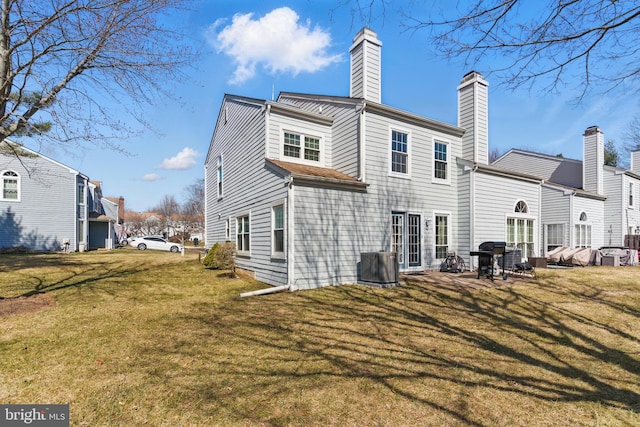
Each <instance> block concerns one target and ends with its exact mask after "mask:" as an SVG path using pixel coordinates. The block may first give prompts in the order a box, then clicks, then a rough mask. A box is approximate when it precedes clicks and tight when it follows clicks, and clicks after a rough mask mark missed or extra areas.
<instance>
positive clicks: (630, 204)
mask: <svg viewBox="0 0 640 427" xmlns="http://www.w3.org/2000/svg"><path fill="white" fill-rule="evenodd" d="M629 207H630V208H632V207H633V182H630V183H629Z"/></svg>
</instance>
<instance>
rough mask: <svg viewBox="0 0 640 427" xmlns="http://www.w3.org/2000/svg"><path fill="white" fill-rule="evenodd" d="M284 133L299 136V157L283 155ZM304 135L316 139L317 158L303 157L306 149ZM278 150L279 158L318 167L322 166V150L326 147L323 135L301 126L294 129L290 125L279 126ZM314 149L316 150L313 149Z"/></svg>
mask: <svg viewBox="0 0 640 427" xmlns="http://www.w3.org/2000/svg"><path fill="white" fill-rule="evenodd" d="M285 133H290V134H293V135H298V136H300V157H292V156H285V154H284V135H285ZM305 137H309V138H314V139H317V140H318V144H319V147H318V150H317V151H318V160H317V161H316V160H308V159H305V158H304V152H305V150H306V148H305ZM278 150H279V156H280V159H282V160H283V161H286V162H293V163H300V164H302V165H308V166H318V167H324V158H325V155H324V152H325V151H326V147H325V138H324V137H323V136H319V135H317V134H316V133H314V132H313V131H311V130H307V131H305V130H303V129H302V128H298V130H294V128H291V127H280V138H279V140H278ZM313 151H316V150H313Z"/></svg>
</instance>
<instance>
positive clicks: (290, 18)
mask: <svg viewBox="0 0 640 427" xmlns="http://www.w3.org/2000/svg"><path fill="white" fill-rule="evenodd" d="M252 17H253V14H251V13H248V14H245V15H241V14H238V15H234V17H233V19H232V22H231V24H229V25H227V26H225V27H224V28H222V29H221V30H220V31H219V32H218V31H217V30H218V29H219V28H220V27H221V26H222V25H223V24H224V23H225V21H223V20H217V21H216V22H215V23H214V24H212V25H211V26H210V27H209V31H208V38H209V40H210V42H211V43H212V44H213V45H214V46H215V47H216V48H217V49H218V51H219V52H223V53H224V54H226V55H228V56H231V57H232V58H233V59H234V61H235V63H236V69H235V71H234V74H233V77H232V78H231V79H230V80H229V83H233V84H239V83H243V82H245V81H247V80H249V79H251V78H252V77H253V76H254V75H255V74H256V67H257V66H258V65H262V66H263V67H264V68H265V69H266V70H267V71H268V72H270V73H272V74H275V73H279V72H282V73H287V72H288V73H291V74H293V75H294V76H295V75H297V74H298V73H301V72H308V73H313V72H315V71H319V70H321V69H323V68H325V67H327V66H328V65H330V64H332V63H334V62H337V61H340V60H341V58H342V55H330V54H329V53H328V52H327V49H328V48H329V47H330V46H331V35H330V34H329V33H328V32H326V31H324V30H322V29H321V28H318V27H314V28H311V23H310V22H309V21H307V22H305V23H299V22H298V20H299V16H298V14H297V13H296V12H295V11H293V10H291V9H289V8H288V7H281V8H279V9H274V10H272V11H271V12H269V13H267V14H266V15H265V16H263V17H261V18H259V19H252Z"/></svg>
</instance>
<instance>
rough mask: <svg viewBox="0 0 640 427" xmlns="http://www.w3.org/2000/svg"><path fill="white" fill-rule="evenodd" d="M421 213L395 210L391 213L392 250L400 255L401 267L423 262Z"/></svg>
mask: <svg viewBox="0 0 640 427" xmlns="http://www.w3.org/2000/svg"><path fill="white" fill-rule="evenodd" d="M420 236H421V235H420V215H412V214H406V213H404V212H393V213H392V214H391V251H392V252H395V253H396V254H397V256H398V264H399V266H400V267H401V268H405V267H419V266H420V265H421V264H422V243H421V237H420Z"/></svg>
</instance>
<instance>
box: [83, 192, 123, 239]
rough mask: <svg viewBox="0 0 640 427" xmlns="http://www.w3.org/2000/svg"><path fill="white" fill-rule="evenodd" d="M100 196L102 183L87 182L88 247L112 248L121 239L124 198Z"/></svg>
mask: <svg viewBox="0 0 640 427" xmlns="http://www.w3.org/2000/svg"><path fill="white" fill-rule="evenodd" d="M115 200H117V201H114V198H106V197H102V183H101V182H100V181H90V182H89V199H88V202H87V204H88V206H89V245H88V248H89V249H113V248H114V247H115V246H116V245H117V244H118V243H119V242H120V241H121V240H122V239H123V236H122V226H121V225H120V223H121V217H120V212H122V211H123V210H124V199H123V198H122V197H120V198H119V199H115Z"/></svg>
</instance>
